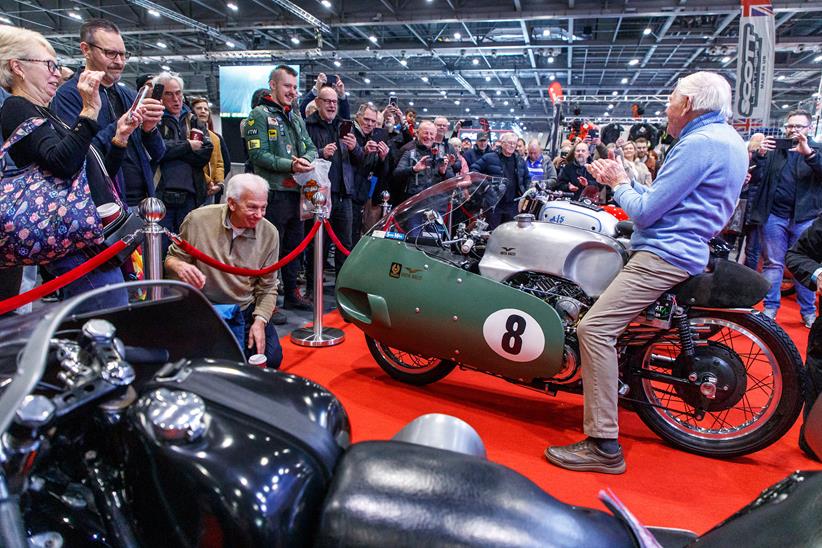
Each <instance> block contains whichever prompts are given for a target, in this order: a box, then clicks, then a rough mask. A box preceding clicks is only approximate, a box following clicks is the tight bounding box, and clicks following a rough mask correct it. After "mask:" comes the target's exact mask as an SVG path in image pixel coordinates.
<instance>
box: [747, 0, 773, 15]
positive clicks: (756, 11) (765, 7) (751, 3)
mask: <svg viewBox="0 0 822 548" xmlns="http://www.w3.org/2000/svg"><path fill="white" fill-rule="evenodd" d="M741 1H742V17H766V16H769V15H771V16H772V15H773V6H772V5H771V0H741Z"/></svg>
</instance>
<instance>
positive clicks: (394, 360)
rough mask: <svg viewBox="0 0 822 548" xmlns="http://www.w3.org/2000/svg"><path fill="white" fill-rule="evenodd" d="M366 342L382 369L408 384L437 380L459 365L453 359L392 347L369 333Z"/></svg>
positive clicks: (428, 382) (422, 383) (423, 383)
mask: <svg viewBox="0 0 822 548" xmlns="http://www.w3.org/2000/svg"><path fill="white" fill-rule="evenodd" d="M365 343H366V345H367V346H368V350H369V351H370V352H371V355H372V356H373V357H374V360H376V362H377V364H379V366H380V367H381V368H382V370H383V371H385V372H386V373H388V375H390V376H391V377H392V378H394V379H396V380H398V381H400V382H404V383H406V384H414V385H417V386H422V385H425V384H431V383H432V382H437V381H439V380H441V379H443V378H444V377H445V376H446V375H448V373H450V372H451V371H453V370H454V368H455V367H456V366H457V364H456V363H454V362H452V361H451V360H443V359H440V358H428V357H426V356H422V355H421V354H413V353H411V352H405V351H404V350H399V349H397V348H391V347H390V346H388V345H386V344H383V343H381V342H380V341H378V340H376V339H374V338H373V337H369V336H368V335H365Z"/></svg>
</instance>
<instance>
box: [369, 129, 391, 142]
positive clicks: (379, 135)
mask: <svg viewBox="0 0 822 548" xmlns="http://www.w3.org/2000/svg"><path fill="white" fill-rule="evenodd" d="M387 136H388V132H387V131H385V128H381V127H377V128H374V129H373V130H372V131H371V140H372V141H374V142H375V143H379V142H380V141H385V139H386V137H387Z"/></svg>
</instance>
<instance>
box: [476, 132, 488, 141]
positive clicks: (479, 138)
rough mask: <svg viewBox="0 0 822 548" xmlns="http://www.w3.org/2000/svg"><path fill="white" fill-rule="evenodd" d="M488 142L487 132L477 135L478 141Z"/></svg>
mask: <svg viewBox="0 0 822 548" xmlns="http://www.w3.org/2000/svg"><path fill="white" fill-rule="evenodd" d="M487 140H488V133H487V132H485V131H480V132H479V133H477V141H487Z"/></svg>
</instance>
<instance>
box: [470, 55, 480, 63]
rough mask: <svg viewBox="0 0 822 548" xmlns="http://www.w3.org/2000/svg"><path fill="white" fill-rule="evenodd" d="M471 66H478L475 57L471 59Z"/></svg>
mask: <svg viewBox="0 0 822 548" xmlns="http://www.w3.org/2000/svg"><path fill="white" fill-rule="evenodd" d="M471 64H472V65H479V59H477V58H476V57H474V58H473V59H471Z"/></svg>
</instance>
